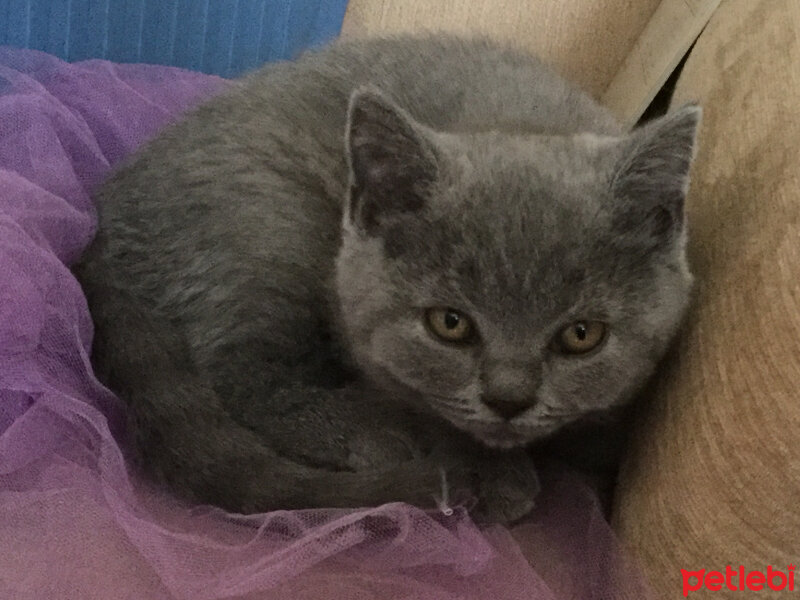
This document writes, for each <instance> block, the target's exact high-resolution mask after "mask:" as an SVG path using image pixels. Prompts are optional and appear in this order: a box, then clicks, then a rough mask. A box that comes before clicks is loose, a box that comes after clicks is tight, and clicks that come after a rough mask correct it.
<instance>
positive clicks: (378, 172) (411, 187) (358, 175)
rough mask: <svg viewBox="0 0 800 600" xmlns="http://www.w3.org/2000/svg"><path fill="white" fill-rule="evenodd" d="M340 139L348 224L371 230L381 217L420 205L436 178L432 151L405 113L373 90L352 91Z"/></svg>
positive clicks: (420, 206) (418, 126) (422, 134)
mask: <svg viewBox="0 0 800 600" xmlns="http://www.w3.org/2000/svg"><path fill="white" fill-rule="evenodd" d="M346 143H347V155H348V159H349V164H350V173H351V182H352V187H351V190H350V202H349V204H348V210H349V216H350V219H351V220H352V222H353V223H354V224H356V225H357V226H359V227H361V228H362V229H364V230H365V231H367V232H368V233H374V232H375V229H376V228H377V227H378V225H379V224H380V222H381V220H382V219H385V218H386V217H390V216H392V215H399V214H401V213H409V212H415V211H418V210H420V209H421V208H422V207H423V206H424V204H425V197H426V191H427V188H428V187H429V186H430V185H431V184H432V183H433V182H434V181H435V179H436V173H437V167H436V155H435V152H434V148H433V144H432V143H431V142H430V141H429V140H428V139H427V137H426V133H425V132H424V131H423V127H422V126H420V125H419V124H418V123H416V122H415V121H414V119H413V118H412V117H411V116H410V115H408V113H406V112H405V111H404V110H403V109H401V108H400V107H399V106H397V105H396V104H395V103H394V102H392V101H391V100H389V99H388V98H386V97H385V96H384V95H383V94H381V93H380V92H378V91H377V90H375V89H372V88H366V89H360V90H357V91H356V92H354V93H353V95H352V97H351V98H350V107H349V110H348V119H347V135H346Z"/></svg>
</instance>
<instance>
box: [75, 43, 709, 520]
mask: <svg viewBox="0 0 800 600" xmlns="http://www.w3.org/2000/svg"><path fill="white" fill-rule="evenodd" d="M699 117H700V110H699V109H698V108H697V107H694V106H687V107H684V108H683V109H680V110H678V111H677V112H675V113H673V114H670V115H667V116H665V117H662V118H660V119H657V120H655V121H653V122H651V123H648V124H647V125H645V126H642V127H640V128H637V129H635V130H633V131H626V130H624V129H623V128H622V127H621V126H620V125H619V124H618V123H617V122H616V121H615V120H614V118H612V117H611V115H610V114H609V113H608V112H607V111H606V110H605V109H603V108H601V107H600V106H599V105H597V104H596V103H595V102H594V101H593V100H591V99H590V98H589V97H588V96H586V95H585V94H583V93H582V92H580V91H579V90H577V89H576V88H574V87H573V86H572V85H570V84H569V83H567V82H565V81H564V80H563V79H561V78H560V77H558V76H557V75H555V74H554V73H553V72H551V71H550V70H549V69H548V68H547V67H545V66H544V65H543V64H542V63H541V62H539V61H538V60H537V59H535V58H533V57H530V56H528V55H526V54H523V53H521V52H518V51H515V50H510V49H507V48H505V47H502V46H500V45H497V44H495V43H493V42H490V41H487V40H482V39H460V38H456V37H449V36H444V35H436V36H425V37H416V36H398V37H394V38H385V39H372V40H363V41H341V42H337V43H334V44H333V45H331V46H329V47H327V48H325V49H322V50H318V51H313V52H308V53H306V54H304V55H303V56H302V57H300V58H299V59H298V60H296V61H293V62H285V63H278V64H273V65H269V66H266V67H265V68H263V69H262V70H260V71H258V72H256V73H254V74H252V75H249V76H247V77H245V78H244V79H242V80H241V81H238V82H236V83H235V84H233V85H232V86H231V88H230V89H229V90H227V91H226V92H224V93H223V94H221V95H220V96H218V97H216V98H214V99H212V100H211V101H209V102H208V103H206V104H204V105H202V106H201V107H199V108H197V109H196V110H194V111H192V112H191V113H190V114H188V115H187V116H186V117H185V118H184V119H183V120H182V121H180V122H179V123H177V124H175V125H172V126H170V127H168V128H167V129H166V130H165V131H163V133H162V134H161V135H159V136H158V137H157V138H156V139H154V140H152V141H151V142H149V143H148V144H146V145H145V146H144V147H143V148H142V149H141V150H140V151H139V152H138V153H137V154H135V155H134V156H133V157H131V158H130V159H129V160H128V161H127V162H126V163H125V164H123V165H122V166H121V167H120V168H118V169H117V170H116V172H115V173H114V174H113V176H112V177H111V178H110V179H109V180H108V181H107V182H106V183H105V185H104V186H103V187H102V188H101V190H100V191H99V192H98V194H97V197H96V199H97V206H98V210H99V216H100V217H99V218H100V221H99V231H98V234H97V237H96V239H95V241H94V243H93V244H92V246H91V247H90V249H89V250H88V251H87V253H86V255H85V256H84V257H83V259H82V260H81V262H80V263H79V264H78V265H77V266H76V269H75V272H76V274H77V276H78V278H79V280H80V281H81V283H82V285H83V287H84V290H85V292H86V295H87V298H88V302H89V307H90V309H91V312H92V315H93V319H94V323H95V339H94V347H93V361H94V365H95V369H96V372H97V375H98V376H99V377H100V378H101V379H102V380H103V381H104V382H105V383H106V384H107V385H109V387H110V388H111V389H112V390H114V391H115V392H117V393H118V394H119V395H120V396H121V397H122V398H123V399H124V400H125V401H126V403H127V405H128V406H129V409H130V411H129V413H130V427H131V431H132V433H133V439H134V441H135V450H136V453H135V454H136V457H137V458H138V460H139V461H140V463H141V464H142V466H143V467H144V468H145V469H146V470H147V472H148V473H149V474H150V475H151V476H152V477H153V478H155V479H156V480H157V481H159V482H161V483H162V484H164V485H166V486H168V487H169V488H171V489H172V490H174V491H175V492H177V493H179V494H181V495H183V496H184V497H186V498H188V499H190V500H192V501H199V502H208V503H213V504H216V505H219V506H222V507H224V508H226V509H229V510H234V511H248V512H249V511H265V510H271V509H288V508H305V507H354V506H364V505H372V504H377V503H383V502H389V501H406V502H411V503H416V504H419V505H421V506H432V505H434V503H435V498H437V497H439V498H440V499H441V496H442V493H443V490H442V487H443V482H445V487H446V488H448V489H449V490H451V492H450V493H451V494H452V493H453V492H454V491H456V490H464V491H467V492H469V493H470V494H472V495H473V496H474V497H475V498H477V499H478V501H479V504H478V505H477V508H478V510H479V511H480V514H482V515H484V516H485V517H486V518H490V519H493V520H501V521H509V520H514V519H517V518H519V517H521V516H523V515H524V514H526V513H527V512H528V511H529V510H530V508H531V507H532V505H533V502H534V498H535V496H536V493H537V492H538V488H539V484H538V479H537V476H536V470H535V467H534V465H533V464H532V461H531V458H530V456H529V454H528V452H527V450H526V446H528V445H529V444H531V443H532V442H536V441H538V440H542V439H544V438H546V437H547V436H550V435H551V434H553V433H554V432H556V431H558V430H559V429H561V428H562V427H564V426H566V425H569V424H571V423H574V422H576V421H578V420H580V419H581V418H583V417H585V416H586V415H588V414H593V413H597V412H602V411H606V410H609V409H612V408H615V407H619V406H621V405H622V404H624V403H626V402H628V401H629V400H630V399H631V398H632V396H633V395H634V394H635V392H636V391H637V389H639V388H640V386H641V385H642V384H643V383H644V381H645V380H646V379H647V378H648V377H649V376H650V375H651V373H652V372H653V370H654V367H655V365H656V364H657V362H658V361H659V359H660V358H661V356H662V355H663V354H664V352H665V350H666V348H667V346H668V344H669V342H670V340H671V338H672V337H673V336H674V333H675V332H676V329H677V328H678V326H679V324H680V322H681V319H682V317H683V314H684V312H685V309H686V306H687V303H688V298H689V293H690V288H691V280H692V277H691V275H690V272H689V269H688V266H687V260H686V256H685V243H686V224H685V218H684V212H683V203H684V198H685V195H686V191H687V186H688V179H689V168H690V164H691V161H692V157H693V152H694V145H695V135H696V128H697V124H698V120H699Z"/></svg>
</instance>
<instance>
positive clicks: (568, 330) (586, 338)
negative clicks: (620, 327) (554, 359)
mask: <svg viewBox="0 0 800 600" xmlns="http://www.w3.org/2000/svg"><path fill="white" fill-rule="evenodd" d="M607 329H608V328H607V327H606V324H605V323H603V322H602V321H575V322H574V323H570V324H569V325H567V326H566V327H564V328H563V329H562V330H561V331H559V332H558V334H557V335H556V337H555V339H554V340H553V344H552V347H553V349H554V350H556V351H557V352H561V353H563V354H586V353H587V352H590V351H592V350H594V349H595V348H597V347H598V346H599V345H600V344H601V343H602V342H603V341H605V339H606V331H607Z"/></svg>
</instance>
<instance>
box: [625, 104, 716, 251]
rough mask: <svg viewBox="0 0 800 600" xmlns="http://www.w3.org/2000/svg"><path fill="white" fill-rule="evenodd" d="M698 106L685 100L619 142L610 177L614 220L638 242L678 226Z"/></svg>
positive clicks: (659, 239)
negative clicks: (620, 150)
mask: <svg viewBox="0 0 800 600" xmlns="http://www.w3.org/2000/svg"><path fill="white" fill-rule="evenodd" d="M701 115H702V111H701V109H700V107H698V106H696V105H694V104H690V105H686V106H684V107H683V108H681V109H679V110H678V111H676V112H674V113H672V114H669V115H666V116H664V117H661V118H659V119H656V120H654V121H652V122H650V123H648V124H646V125H644V126H642V127H640V128H638V129H636V130H634V131H633V133H631V134H630V136H629V137H628V138H627V139H626V140H625V142H624V143H623V157H622V159H621V161H620V162H619V163H618V166H617V169H616V171H615V173H616V174H615V176H614V179H613V183H612V191H613V194H614V196H615V197H616V198H617V199H618V200H620V201H621V205H620V206H619V210H618V211H617V215H616V219H615V225H616V228H617V229H618V231H620V233H622V234H623V235H627V236H631V235H632V236H634V238H635V239H636V241H637V243H645V244H646V245H658V244H660V243H664V242H669V241H673V240H675V239H676V234H679V233H680V232H681V231H682V229H683V221H684V216H683V214H684V213H683V208H684V201H685V199H686V193H687V191H688V188H689V169H690V167H691V164H692V160H693V158H694V153H695V143H696V138H697V128H698V125H699V123H700V118H701Z"/></svg>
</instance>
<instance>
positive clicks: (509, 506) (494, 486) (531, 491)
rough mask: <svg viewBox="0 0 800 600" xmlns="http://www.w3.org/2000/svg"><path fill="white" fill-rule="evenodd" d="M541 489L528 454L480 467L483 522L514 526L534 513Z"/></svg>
mask: <svg viewBox="0 0 800 600" xmlns="http://www.w3.org/2000/svg"><path fill="white" fill-rule="evenodd" d="M540 489H541V486H540V483H539V477H538V475H537V473H536V468H535V467H534V465H533V461H532V460H531V459H530V457H529V456H528V455H527V453H524V452H520V453H512V454H510V455H506V456H503V457H498V459H496V460H492V461H488V462H486V463H485V464H484V465H482V467H481V473H480V484H479V492H478V499H479V504H478V513H477V517H478V518H479V519H480V520H485V521H489V522H493V523H504V524H505V523H514V522H515V521H518V520H520V519H521V518H523V517H525V516H526V515H527V514H528V513H530V512H531V510H533V507H534V506H535V500H536V496H537V495H538V494H539V491H540Z"/></svg>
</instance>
